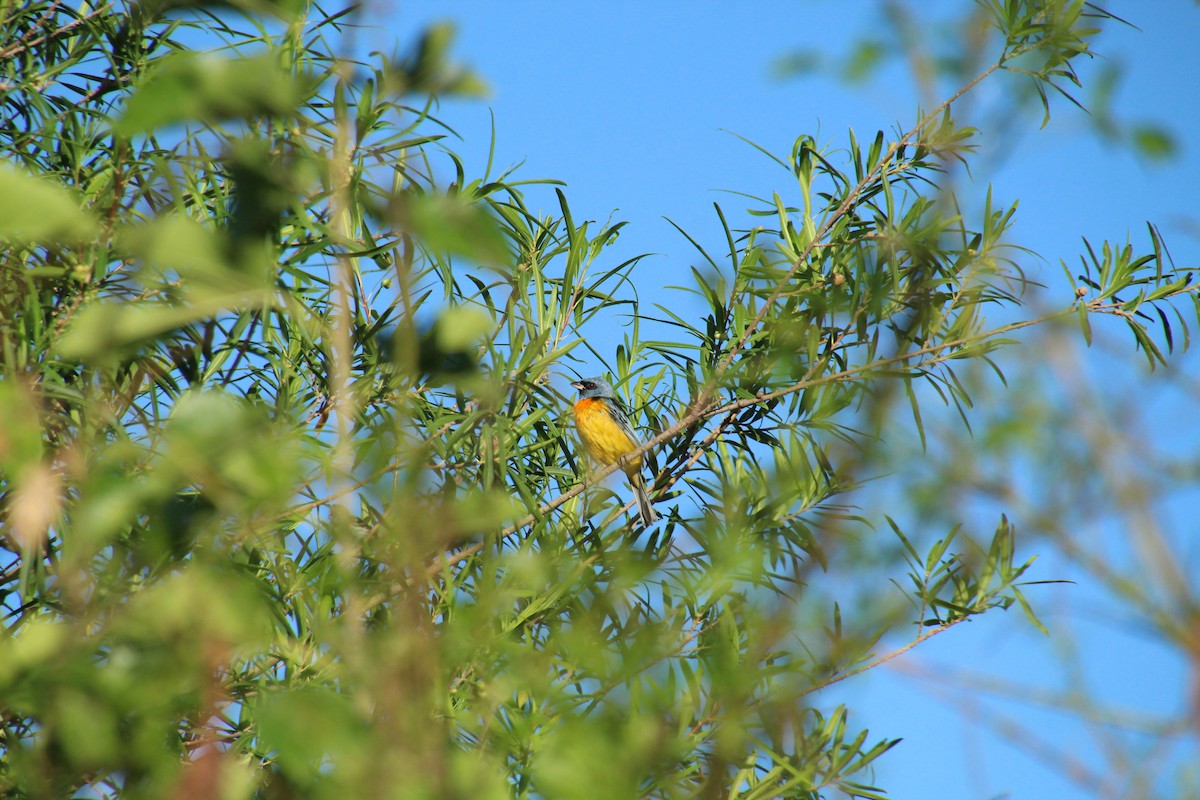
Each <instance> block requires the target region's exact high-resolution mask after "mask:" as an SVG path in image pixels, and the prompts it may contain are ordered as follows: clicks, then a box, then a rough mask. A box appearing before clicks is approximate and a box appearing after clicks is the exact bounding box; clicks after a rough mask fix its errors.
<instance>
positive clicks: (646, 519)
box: [629, 473, 658, 527]
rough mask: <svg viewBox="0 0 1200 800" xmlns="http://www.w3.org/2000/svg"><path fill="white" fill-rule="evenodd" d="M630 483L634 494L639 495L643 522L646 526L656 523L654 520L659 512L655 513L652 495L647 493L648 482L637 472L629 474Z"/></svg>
mask: <svg viewBox="0 0 1200 800" xmlns="http://www.w3.org/2000/svg"><path fill="white" fill-rule="evenodd" d="M629 483H630V484H631V485H632V486H633V494H634V496H636V497H637V504H638V511H639V512H640V513H641V515H642V523H643V524H644V525H645V526H646V527H650V526H651V525H653V524H654V520H656V519H658V514H655V513H654V506H652V505H650V495H649V494H647V493H646V483H645V481H644V480H642V476H641V475H639V474H636V473H635V474H633V475H630V476H629Z"/></svg>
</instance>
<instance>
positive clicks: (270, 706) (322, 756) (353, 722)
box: [254, 686, 366, 784]
mask: <svg viewBox="0 0 1200 800" xmlns="http://www.w3.org/2000/svg"><path fill="white" fill-rule="evenodd" d="M254 716H255V719H256V720H257V722H258V736H259V747H260V748H261V750H262V751H263V752H264V753H272V754H273V758H274V760H276V761H278V763H279V766H280V767H281V768H282V769H283V770H284V772H285V773H286V774H288V775H289V776H290V777H291V778H292V779H293V780H295V781H298V782H300V783H302V784H303V783H306V782H308V781H311V780H313V779H314V778H316V777H317V776H318V775H319V774H320V772H321V771H322V765H325V764H328V765H330V766H333V765H336V767H335V768H336V770H337V771H338V772H340V773H343V774H344V773H345V772H346V771H347V770H350V771H352V770H353V768H352V766H351V765H350V764H348V763H346V761H347V760H350V761H353V760H354V757H355V756H359V758H361V757H362V756H365V755H366V754H365V753H364V752H363V751H362V749H361V747H362V742H363V739H364V736H365V734H366V729H365V727H364V726H363V724H362V722H361V721H360V720H359V719H358V718H357V715H356V714H355V713H354V709H353V708H351V706H350V703H349V701H348V700H347V699H346V697H345V696H344V695H341V694H339V693H338V692H336V691H333V690H331V689H325V688H320V687H316V686H313V687H302V688H298V689H293V690H291V691H279V692H273V693H271V694H268V695H266V696H264V697H263V698H262V699H261V701H260V702H259V703H258V704H257V708H256V709H255V714H254Z"/></svg>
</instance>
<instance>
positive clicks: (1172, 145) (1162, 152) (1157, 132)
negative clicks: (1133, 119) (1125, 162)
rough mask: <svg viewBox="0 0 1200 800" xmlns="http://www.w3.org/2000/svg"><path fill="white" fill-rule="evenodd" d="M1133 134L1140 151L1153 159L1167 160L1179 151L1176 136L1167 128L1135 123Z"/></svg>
mask: <svg viewBox="0 0 1200 800" xmlns="http://www.w3.org/2000/svg"><path fill="white" fill-rule="evenodd" d="M1131 135H1132V136H1133V144H1134V146H1135V147H1136V148H1137V149H1138V152H1139V153H1141V154H1142V155H1143V156H1145V157H1146V158H1149V159H1150V160H1152V161H1165V160H1167V159H1169V158H1172V157H1174V156H1175V155H1176V154H1177V153H1178V151H1179V147H1178V145H1177V144H1176V142H1175V137H1174V136H1172V135H1171V133H1170V131H1167V130H1166V129H1165V128H1160V127H1158V126H1155V125H1135V126H1134V127H1133V129H1132V131H1131Z"/></svg>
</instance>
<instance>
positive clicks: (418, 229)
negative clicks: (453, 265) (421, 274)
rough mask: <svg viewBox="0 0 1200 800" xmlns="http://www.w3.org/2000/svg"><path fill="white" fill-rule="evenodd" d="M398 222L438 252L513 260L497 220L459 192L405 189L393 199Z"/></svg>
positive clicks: (499, 262) (504, 262)
mask: <svg viewBox="0 0 1200 800" xmlns="http://www.w3.org/2000/svg"><path fill="white" fill-rule="evenodd" d="M393 213H394V214H395V217H396V221H397V223H398V224H399V225H400V226H401V227H403V228H405V229H406V230H408V231H410V232H411V233H412V234H413V235H414V236H415V237H417V238H418V239H420V240H421V241H422V242H423V243H424V244H425V246H426V247H427V248H429V250H431V251H432V252H434V253H452V254H455V255H461V256H464V257H466V258H469V259H471V260H472V261H475V262H478V263H482V264H487V265H489V266H494V267H505V266H508V265H509V263H510V262H511V260H512V256H511V254H510V253H509V250H508V245H507V244H506V242H505V240H504V236H503V235H502V234H501V233H500V229H499V227H498V226H497V224H496V220H495V219H494V218H493V217H492V216H491V215H490V214H488V213H487V212H486V211H484V210H483V209H482V208H481V207H480V206H479V204H478V203H473V202H471V201H470V200H468V199H466V198H464V197H463V196H462V195H459V194H442V193H417V192H405V193H404V194H401V195H399V196H397V197H396V198H395V200H394V201H393Z"/></svg>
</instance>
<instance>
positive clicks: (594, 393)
mask: <svg viewBox="0 0 1200 800" xmlns="http://www.w3.org/2000/svg"><path fill="white" fill-rule="evenodd" d="M571 386H573V387H574V388H576V389H578V390H579V396H580V398H582V399H585V400H586V399H588V398H592V397H605V398H609V399H615V398H616V396H617V395H616V393H614V392H613V388H612V387H611V386H609V385H608V382H607V381H605V380H604V378H600V377H595V378H580V379H579V380H577V381H575V382H574V383H572V384H571Z"/></svg>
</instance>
